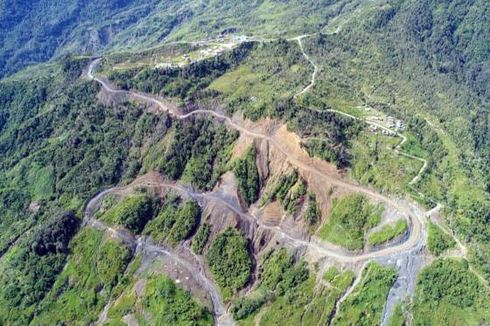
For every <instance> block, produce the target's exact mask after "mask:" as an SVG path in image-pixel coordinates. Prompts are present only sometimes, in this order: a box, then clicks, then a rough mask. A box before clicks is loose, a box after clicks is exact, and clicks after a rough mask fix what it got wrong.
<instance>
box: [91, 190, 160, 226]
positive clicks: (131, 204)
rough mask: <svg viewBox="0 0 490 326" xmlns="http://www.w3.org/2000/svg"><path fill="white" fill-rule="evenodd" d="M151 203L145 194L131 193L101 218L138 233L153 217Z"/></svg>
mask: <svg viewBox="0 0 490 326" xmlns="http://www.w3.org/2000/svg"><path fill="white" fill-rule="evenodd" d="M153 211H154V209H153V203H152V200H151V199H150V198H149V197H148V196H146V195H143V194H142V195H132V196H128V197H126V198H124V199H123V200H122V201H121V202H120V203H118V204H117V205H115V206H114V207H112V208H110V209H109V210H108V211H107V212H106V213H105V214H104V215H102V216H101V220H102V221H104V222H106V223H109V224H119V225H121V226H123V227H125V228H127V229H128V230H130V231H133V232H135V233H140V232H141V231H142V230H143V228H144V227H145V225H146V223H147V222H148V221H149V220H150V219H151V218H152V217H153Z"/></svg>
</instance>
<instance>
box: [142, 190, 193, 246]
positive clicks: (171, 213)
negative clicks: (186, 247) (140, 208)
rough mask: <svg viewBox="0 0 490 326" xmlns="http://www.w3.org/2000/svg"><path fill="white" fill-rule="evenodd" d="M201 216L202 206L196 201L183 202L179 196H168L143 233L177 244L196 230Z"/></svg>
mask: <svg viewBox="0 0 490 326" xmlns="http://www.w3.org/2000/svg"><path fill="white" fill-rule="evenodd" d="M200 218H201V208H200V207H199V205H198V204H197V203H196V202H194V201H186V202H184V203H183V204H182V203H180V202H179V199H178V198H177V197H173V198H168V199H167V202H166V203H165V205H164V207H163V208H162V210H161V212H160V213H159V214H158V215H157V216H156V217H155V218H154V219H153V220H151V221H150V222H149V223H148V224H147V225H146V228H145V230H144V231H143V233H144V234H147V235H150V236H151V237H152V238H153V239H154V240H157V241H167V242H169V243H170V244H171V245H174V246H175V245H177V244H178V243H179V242H181V241H183V240H185V239H187V238H189V237H190V236H191V235H192V234H193V233H194V232H195V230H196V229H197V226H198V225H199V220H200Z"/></svg>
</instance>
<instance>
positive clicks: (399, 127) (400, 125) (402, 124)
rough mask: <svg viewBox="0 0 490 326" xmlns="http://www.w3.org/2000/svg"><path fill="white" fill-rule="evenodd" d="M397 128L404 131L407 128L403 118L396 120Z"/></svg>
mask: <svg viewBox="0 0 490 326" xmlns="http://www.w3.org/2000/svg"><path fill="white" fill-rule="evenodd" d="M395 128H396V130H398V131H404V130H405V124H404V123H403V121H402V120H396V123H395Z"/></svg>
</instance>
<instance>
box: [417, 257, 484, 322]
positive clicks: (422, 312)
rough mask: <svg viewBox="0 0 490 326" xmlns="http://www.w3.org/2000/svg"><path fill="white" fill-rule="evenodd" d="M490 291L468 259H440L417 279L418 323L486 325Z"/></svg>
mask: <svg viewBox="0 0 490 326" xmlns="http://www.w3.org/2000/svg"><path fill="white" fill-rule="evenodd" d="M489 295H490V293H489V291H488V289H487V288H485V287H484V286H483V285H481V283H480V280H479V279H478V278H477V276H476V275H475V274H473V273H472V272H471V271H470V270H469V269H468V263H467V262H466V261H457V260H452V259H439V260H436V261H435V262H434V263H432V264H431V265H430V266H428V267H426V268H425V269H424V270H423V271H422V272H421V274H420V276H419V278H418V281H417V292H416V296H415V301H414V306H413V317H414V321H413V324H414V325H485V324H486V323H488V322H489V321H490V304H489V302H488V297H489Z"/></svg>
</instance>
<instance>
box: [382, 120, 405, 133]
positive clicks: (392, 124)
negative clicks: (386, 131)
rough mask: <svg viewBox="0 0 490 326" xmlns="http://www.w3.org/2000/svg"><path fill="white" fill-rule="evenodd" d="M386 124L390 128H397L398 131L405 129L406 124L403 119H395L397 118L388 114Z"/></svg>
mask: <svg viewBox="0 0 490 326" xmlns="http://www.w3.org/2000/svg"><path fill="white" fill-rule="evenodd" d="M386 126H387V127H388V128H390V129H393V128H395V129H396V131H404V130H405V124H404V123H403V121H402V120H395V118H393V117H390V116H387V117H386Z"/></svg>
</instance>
